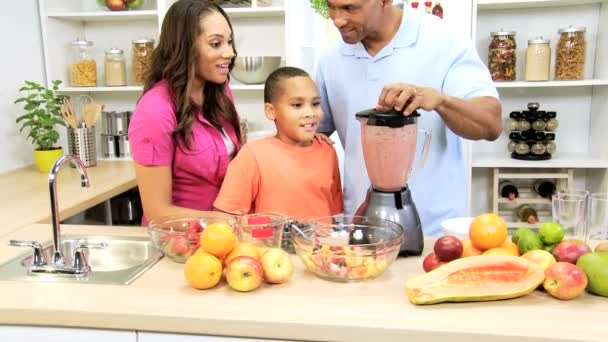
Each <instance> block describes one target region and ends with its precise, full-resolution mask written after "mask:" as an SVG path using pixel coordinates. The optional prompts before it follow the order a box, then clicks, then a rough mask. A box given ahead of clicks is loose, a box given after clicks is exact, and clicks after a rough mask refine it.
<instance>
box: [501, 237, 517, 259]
mask: <svg viewBox="0 0 608 342" xmlns="http://www.w3.org/2000/svg"><path fill="white" fill-rule="evenodd" d="M500 248H503V249H506V250H507V251H509V252H510V253H511V254H512V255H515V256H519V247H517V244H516V243H515V242H513V241H511V240H509V239H506V240H505V243H503V244H502V246H500Z"/></svg>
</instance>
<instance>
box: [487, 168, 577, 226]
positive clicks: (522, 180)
mask: <svg viewBox="0 0 608 342" xmlns="http://www.w3.org/2000/svg"><path fill="white" fill-rule="evenodd" d="M505 179H508V180H510V181H511V182H513V183H514V184H515V185H517V187H518V189H519V196H518V197H517V198H515V199H513V200H509V199H507V198H502V197H500V193H499V184H500V182H501V181H502V180H505ZM537 179H550V180H555V182H556V188H557V189H558V190H568V191H572V190H574V169H558V170H554V171H551V172H530V171H524V172H521V171H516V170H512V169H501V168H493V169H492V194H493V195H492V201H491V203H492V212H493V213H495V214H498V215H500V216H502V217H503V218H505V220H506V221H507V227H508V228H519V227H529V228H538V227H539V224H538V223H536V224H529V223H526V222H518V221H517V220H515V214H514V212H515V211H516V210H517V208H518V207H519V206H521V205H522V204H529V205H531V206H533V207H534V208H535V209H536V211H537V213H538V216H539V221H540V222H544V221H547V220H550V219H551V200H550V199H547V198H542V197H540V196H538V195H536V194H535V193H534V192H533V190H532V189H533V184H534V181H536V180H537Z"/></svg>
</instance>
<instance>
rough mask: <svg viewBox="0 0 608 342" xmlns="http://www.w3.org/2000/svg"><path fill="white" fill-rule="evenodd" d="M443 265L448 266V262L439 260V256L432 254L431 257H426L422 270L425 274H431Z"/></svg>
mask: <svg viewBox="0 0 608 342" xmlns="http://www.w3.org/2000/svg"><path fill="white" fill-rule="evenodd" d="M443 264H447V262H445V261H441V260H439V259H438V258H437V254H435V253H434V252H431V253H430V254H429V255H427V256H426V258H424V261H423V262H422V268H423V269H424V271H425V272H430V271H432V270H434V269H436V268H437V267H439V266H441V265H443Z"/></svg>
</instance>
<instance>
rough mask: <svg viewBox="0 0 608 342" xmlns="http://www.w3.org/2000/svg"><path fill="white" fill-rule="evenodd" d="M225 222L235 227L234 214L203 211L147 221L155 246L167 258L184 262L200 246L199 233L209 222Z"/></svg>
mask: <svg viewBox="0 0 608 342" xmlns="http://www.w3.org/2000/svg"><path fill="white" fill-rule="evenodd" d="M216 222H222V223H227V224H229V225H230V226H231V227H233V229H235V227H236V219H235V217H234V216H232V215H229V214H225V213H222V212H218V211H207V212H205V211H203V212H198V213H191V212H189V213H184V214H175V215H170V216H165V217H162V218H159V219H157V220H150V222H149V223H148V234H150V237H151V239H152V241H153V242H154V245H155V246H156V248H158V249H159V250H160V251H161V252H163V254H164V255H165V256H167V257H169V259H171V260H173V261H176V262H179V263H184V262H186V260H187V259H188V258H189V257H190V256H191V255H192V254H194V253H195V252H196V250H197V249H198V248H199V247H200V235H201V233H202V232H203V230H204V229H205V227H207V226H209V225H210V224H213V223H216Z"/></svg>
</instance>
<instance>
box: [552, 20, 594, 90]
mask: <svg viewBox="0 0 608 342" xmlns="http://www.w3.org/2000/svg"><path fill="white" fill-rule="evenodd" d="M558 32H559V35H560V36H559V41H558V42H557V48H556V52H555V79H556V80H582V79H584V78H585V56H586V49H587V42H586V41H585V28H584V27H575V26H572V25H570V26H569V27H568V28H565V29H560V30H559V31H558Z"/></svg>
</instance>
